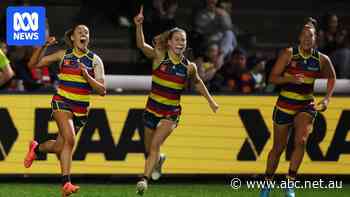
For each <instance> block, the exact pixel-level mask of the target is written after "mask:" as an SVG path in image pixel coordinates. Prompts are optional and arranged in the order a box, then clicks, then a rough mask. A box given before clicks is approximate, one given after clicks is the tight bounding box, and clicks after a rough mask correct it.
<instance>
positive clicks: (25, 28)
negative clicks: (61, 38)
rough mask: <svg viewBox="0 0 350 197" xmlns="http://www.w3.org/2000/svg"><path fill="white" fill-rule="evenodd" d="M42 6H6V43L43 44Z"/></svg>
mask: <svg viewBox="0 0 350 197" xmlns="http://www.w3.org/2000/svg"><path fill="white" fill-rule="evenodd" d="M45 18H46V17H45V8H44V7H8V8H7V10H6V23H7V32H6V41H7V44H8V45H22V46H32V45H44V43H45V28H46V27H45V26H46V23H45Z"/></svg>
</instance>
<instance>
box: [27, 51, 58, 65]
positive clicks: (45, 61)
mask: <svg viewBox="0 0 350 197" xmlns="http://www.w3.org/2000/svg"><path fill="white" fill-rule="evenodd" d="M64 54H65V51H64V50H59V51H57V52H55V53H53V54H51V55H47V56H44V57H42V58H40V59H37V60H35V61H34V63H35V64H32V65H28V66H29V68H41V67H45V66H49V65H50V64H52V63H53V62H57V61H60V60H61V59H62V58H63V56H64Z"/></svg>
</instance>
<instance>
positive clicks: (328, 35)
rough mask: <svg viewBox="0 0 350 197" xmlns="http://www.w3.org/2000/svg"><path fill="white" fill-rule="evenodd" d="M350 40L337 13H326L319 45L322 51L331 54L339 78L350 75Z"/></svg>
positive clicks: (320, 32) (323, 18)
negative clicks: (349, 46) (349, 45)
mask: <svg viewBox="0 0 350 197" xmlns="http://www.w3.org/2000/svg"><path fill="white" fill-rule="evenodd" d="M348 42H349V39H348V32H347V31H346V30H345V29H344V28H343V27H342V26H341V24H340V23H339V22H338V17H337V15H335V14H331V13H327V14H326V15H324V16H323V17H322V21H321V29H320V31H319V35H318V47H319V49H320V51H321V52H323V53H325V54H326V55H328V56H330V58H331V60H332V62H333V64H334V67H335V70H336V72H337V76H338V77H339V78H349V77H350V69H349V68H348V66H349V65H350V50H349V48H348V44H349V43H348Z"/></svg>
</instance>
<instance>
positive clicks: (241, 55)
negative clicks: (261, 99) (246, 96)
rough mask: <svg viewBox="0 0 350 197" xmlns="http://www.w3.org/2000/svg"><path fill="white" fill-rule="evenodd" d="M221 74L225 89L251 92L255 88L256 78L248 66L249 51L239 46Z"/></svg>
mask: <svg viewBox="0 0 350 197" xmlns="http://www.w3.org/2000/svg"><path fill="white" fill-rule="evenodd" d="M220 75H222V77H223V89H222V90H224V91H237V92H242V93H251V92H252V91H253V90H254V79H253V76H252V75H251V73H250V72H249V70H248V68H247V53H246V52H245V51H244V50H243V49H240V48H237V49H235V50H234V51H233V52H232V54H231V57H230V58H229V61H228V62H227V63H226V64H225V65H224V66H223V68H222V69H221V71H220Z"/></svg>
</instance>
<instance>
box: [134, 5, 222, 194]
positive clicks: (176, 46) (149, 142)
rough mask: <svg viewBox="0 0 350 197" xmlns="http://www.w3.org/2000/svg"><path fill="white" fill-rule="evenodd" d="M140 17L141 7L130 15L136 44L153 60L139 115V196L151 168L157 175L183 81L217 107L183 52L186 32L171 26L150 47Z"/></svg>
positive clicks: (177, 114) (177, 110)
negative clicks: (141, 150) (142, 141)
mask: <svg viewBox="0 0 350 197" xmlns="http://www.w3.org/2000/svg"><path fill="white" fill-rule="evenodd" d="M143 20H144V17H143V7H141V10H140V12H139V14H138V15H137V16H135V18H134V22H135V25H136V43H137V47H138V48H140V49H141V50H142V52H143V53H144V54H145V55H146V56H147V57H148V58H150V59H152V60H153V65H152V88H151V93H150V95H149V97H148V101H147V105H146V110H145V112H144V117H143V118H144V124H145V147H146V155H147V159H146V162H145V170H144V176H143V177H142V178H141V180H140V181H139V182H138V183H137V186H136V189H137V193H138V194H140V195H142V194H143V192H144V191H145V190H146V189H147V188H148V181H149V178H150V177H151V174H152V171H153V172H155V171H158V173H155V175H156V176H154V178H155V179H157V178H159V175H160V169H161V165H162V163H163V162H164V159H165V157H164V156H162V155H160V146H161V144H163V142H164V141H165V140H166V138H167V137H168V136H169V135H170V134H171V132H172V131H173V130H174V128H175V127H176V126H177V124H178V122H179V117H180V114H181V106H180V96H181V93H182V91H183V90H184V88H185V83H186V81H187V80H193V81H194V82H195V86H196V89H197V90H198V91H199V92H200V94H201V95H203V96H204V97H205V98H206V99H207V101H208V103H209V106H210V107H211V109H212V110H213V112H216V111H217V109H218V105H217V104H216V102H215V101H214V99H213V98H212V97H211V96H210V94H209V92H208V90H207V88H206V87H205V85H204V83H203V81H202V80H201V79H200V77H199V75H198V72H197V67H196V65H195V64H194V63H191V62H189V61H188V60H187V58H186V57H185V56H184V54H183V53H184V51H185V49H186V43H187V40H186V32H185V31H184V30H182V29H180V28H173V29H171V30H169V31H168V32H165V33H163V34H161V35H160V36H157V37H156V39H155V47H154V48H153V47H152V46H150V45H148V44H147V43H145V40H144V34H143V29H142V23H143ZM157 174H158V176H157Z"/></svg>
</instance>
